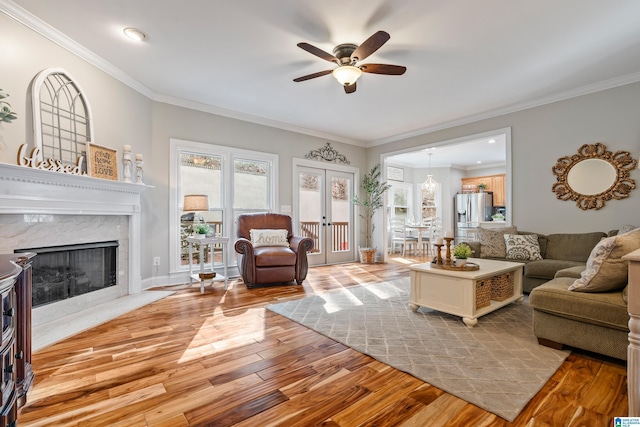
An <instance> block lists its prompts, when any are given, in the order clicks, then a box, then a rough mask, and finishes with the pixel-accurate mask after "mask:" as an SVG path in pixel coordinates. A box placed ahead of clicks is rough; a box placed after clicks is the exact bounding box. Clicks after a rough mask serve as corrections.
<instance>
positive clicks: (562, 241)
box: [468, 230, 640, 360]
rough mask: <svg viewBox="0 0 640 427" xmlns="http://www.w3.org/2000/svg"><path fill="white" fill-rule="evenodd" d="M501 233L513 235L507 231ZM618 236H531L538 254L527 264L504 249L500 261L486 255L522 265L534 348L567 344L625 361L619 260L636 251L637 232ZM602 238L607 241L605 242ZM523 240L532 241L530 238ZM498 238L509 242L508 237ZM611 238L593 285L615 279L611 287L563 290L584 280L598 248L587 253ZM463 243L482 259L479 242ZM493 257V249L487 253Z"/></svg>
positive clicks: (623, 297)
mask: <svg viewBox="0 0 640 427" xmlns="http://www.w3.org/2000/svg"><path fill="white" fill-rule="evenodd" d="M496 232H498V231H496ZM488 233H489V235H490V234H491V232H488ZM498 233H499V232H498ZM505 233H508V234H513V233H514V232H513V230H511V231H508V232H507V231H505ZM516 233H517V234H518V235H530V234H536V233H529V232H516ZM613 236H616V237H615V238H613ZM619 236H620V235H619V234H618V231H617V230H614V231H610V232H609V233H603V232H592V233H579V234H578V233H573V234H569V233H563V234H550V235H542V234H537V243H538V245H539V254H538V253H535V254H534V255H532V256H531V258H533V259H531V260H514V259H511V258H508V257H507V255H511V256H513V253H510V254H509V253H508V252H509V251H508V250H507V253H505V256H504V257H495V256H492V257H490V258H493V259H502V260H505V261H517V262H523V263H524V264H525V265H524V275H523V291H524V292H525V293H529V304H530V305H531V306H532V307H533V331H534V334H535V336H536V337H537V338H538V341H539V342H540V344H543V345H547V346H550V347H554V348H562V347H563V345H567V346H570V347H575V348H579V349H583V350H587V351H592V352H595V353H599V354H603V355H605V356H610V357H614V358H617V359H622V360H626V359H627V346H628V343H629V341H628V334H629V314H628V309H627V289H626V287H625V285H626V281H627V271H626V268H627V267H626V263H624V262H622V261H621V257H622V256H623V255H625V254H626V253H630V252H632V251H633V250H634V249H638V248H640V230H636V231H632V232H629V233H626V234H622V236H626V237H619ZM481 237H482V236H481ZM606 237H610V238H609V239H605V238H606ZM529 239H530V240H533V242H535V238H529ZM503 240H509V236H507V239H504V238H503ZM612 240H614V242H616V243H614V244H613V247H614V249H611V247H610V248H609V249H611V250H610V251H609V252H607V254H608V255H604V256H603V259H604V261H601V263H600V264H599V265H600V267H599V270H596V271H598V273H596V275H597V274H600V276H599V283H600V286H603V285H604V288H606V287H607V286H606V285H607V283H608V282H609V281H611V282H613V281H614V276H615V281H616V283H615V284H614V286H612V287H611V289H604V290H598V289H597V288H595V289H590V290H584V289H583V290H582V291H576V290H569V287H570V286H572V285H574V286H575V283H576V280H577V279H580V280H582V281H584V280H586V279H585V277H587V276H585V273H589V272H590V271H592V269H593V265H594V263H593V258H590V256H592V257H593V255H592V251H593V249H594V248H595V247H596V246H598V249H596V250H595V251H593V252H594V254H597V253H600V252H602V251H601V247H604V246H605V241H612ZM485 241H486V239H485ZM495 241H499V239H497V240H494V243H495ZM623 242H624V243H623ZM468 244H469V246H471V248H472V250H474V251H475V254H474V256H478V255H477V254H480V257H483V256H482V254H483V247H482V243H481V242H468ZM489 244H490V243H489ZM506 246H507V248H508V245H506ZM485 252H488V251H485ZM605 252H606V251H605ZM495 254H496V253H495V251H494V253H492V255H495ZM597 257H598V256H597V255H596V258H597ZM535 258H542V259H535ZM602 266H606V267H602ZM612 272H614V273H612ZM603 276H604V277H603ZM592 277H593V276H592ZM610 278H611V279H610ZM587 282H588V281H587ZM597 282H598V280H591V282H588V283H597Z"/></svg>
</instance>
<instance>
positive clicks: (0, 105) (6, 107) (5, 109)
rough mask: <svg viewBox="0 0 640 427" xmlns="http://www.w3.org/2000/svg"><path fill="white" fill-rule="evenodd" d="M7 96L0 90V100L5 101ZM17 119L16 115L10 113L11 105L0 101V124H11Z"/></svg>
mask: <svg viewBox="0 0 640 427" xmlns="http://www.w3.org/2000/svg"><path fill="white" fill-rule="evenodd" d="M8 96H9V94H8V93H6V92H3V91H2V89H0V99H5V98H7V97H8ZM17 118H18V115H17V114H16V113H14V112H13V111H11V104H9V103H8V102H7V101H0V122H4V123H11V122H12V121H13V120H15V119H17Z"/></svg>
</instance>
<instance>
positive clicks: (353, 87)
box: [344, 82, 356, 93]
mask: <svg viewBox="0 0 640 427" xmlns="http://www.w3.org/2000/svg"><path fill="white" fill-rule="evenodd" d="M344 91H345V92H346V93H353V92H355V91H356V82H353V83H351V84H350V85H344Z"/></svg>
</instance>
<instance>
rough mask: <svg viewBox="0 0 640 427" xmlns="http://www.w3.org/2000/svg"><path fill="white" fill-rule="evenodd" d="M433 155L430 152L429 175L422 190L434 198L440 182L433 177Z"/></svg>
mask: <svg viewBox="0 0 640 427" xmlns="http://www.w3.org/2000/svg"><path fill="white" fill-rule="evenodd" d="M431 156H433V153H429V175H427V179H426V180H425V182H423V183H422V191H423V192H426V193H427V194H426V196H427V197H430V198H433V197H435V195H436V190H437V188H438V183H437V182H436V181H435V180H434V179H433V175H432V174H431Z"/></svg>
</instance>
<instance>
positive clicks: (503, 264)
mask: <svg viewBox="0 0 640 427" xmlns="http://www.w3.org/2000/svg"><path fill="white" fill-rule="evenodd" d="M469 262H473V263H475V264H478V265H479V266H480V269H479V270H474V271H458V270H443V269H438V268H433V267H432V266H431V264H430V263H425V264H414V265H412V266H411V267H409V269H410V272H411V293H410V295H409V307H411V309H412V310H413V311H417V310H418V308H420V307H426V308H430V309H433V310H438V311H442V312H444V313H449V314H453V315H455V316H460V317H462V321H463V322H464V323H465V325H467V326H468V327H470V328H472V327H474V326H475V325H476V324H477V323H478V318H479V317H480V316H484V315H485V314H487V313H491V312H492V311H495V310H497V309H499V308H501V307H504V306H505V305H507V304H510V303H512V302H516V303H521V302H522V300H523V299H524V296H523V294H522V270H523V267H524V264H522V263H519V262H508V261H495V260H489V259H480V258H470V259H469ZM509 272H513V281H514V282H513V296H511V297H509V298H507V299H505V300H504V301H494V300H491V303H490V305H489V306H487V307H481V308H476V282H477V281H479V280H483V279H486V278H488V277H494V276H499V275H501V274H504V273H509Z"/></svg>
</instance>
